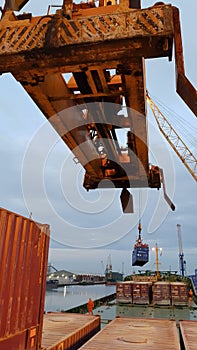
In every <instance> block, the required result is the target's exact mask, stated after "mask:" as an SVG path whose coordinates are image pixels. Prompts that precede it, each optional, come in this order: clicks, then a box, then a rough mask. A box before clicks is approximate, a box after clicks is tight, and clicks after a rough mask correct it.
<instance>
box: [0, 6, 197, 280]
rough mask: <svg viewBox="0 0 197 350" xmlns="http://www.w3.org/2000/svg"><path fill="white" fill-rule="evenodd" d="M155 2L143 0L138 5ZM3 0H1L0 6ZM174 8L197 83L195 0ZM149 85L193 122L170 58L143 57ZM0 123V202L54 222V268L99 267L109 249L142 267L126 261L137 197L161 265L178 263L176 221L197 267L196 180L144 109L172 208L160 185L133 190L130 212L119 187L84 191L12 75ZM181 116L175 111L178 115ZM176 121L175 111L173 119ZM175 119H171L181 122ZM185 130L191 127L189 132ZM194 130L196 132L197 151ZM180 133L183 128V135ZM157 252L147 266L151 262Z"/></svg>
mask: <svg viewBox="0 0 197 350" xmlns="http://www.w3.org/2000/svg"><path fill="white" fill-rule="evenodd" d="M154 2H155V1H149V0H144V1H142V6H143V7H148V6H150V5H153V4H154ZM3 3H4V1H2V0H1V1H0V5H1V6H2V5H3ZM53 3H55V4H56V5H57V4H62V1H60V0H59V1H58V0H56V1H55V2H53V1H52V0H51V1H50V2H49V0H42V2H40V1H36V0H34V1H33V0H31V1H30V2H29V4H28V5H26V7H25V8H24V11H26V12H28V11H29V12H32V13H33V15H41V14H46V12H47V7H48V5H49V4H50V5H51V4H53ZM171 3H172V4H173V5H174V6H177V7H179V9H180V13H181V26H182V37H183V48H184V56H185V70H186V74H187V77H188V78H189V79H190V80H191V82H192V83H193V85H194V86H197V70H196V56H197V47H196V40H195V34H194V33H196V32H197V25H196V10H197V3H196V1H194V0H187V1H183V0H176V1H172V2H171ZM146 78H147V89H148V91H149V92H150V94H152V95H153V96H156V97H157V98H158V99H159V100H160V101H162V102H163V104H164V105H166V106H167V107H168V108H169V109H171V110H172V111H174V112H176V114H178V115H180V117H181V118H183V119H184V121H185V124H186V126H188V125H189V128H190V130H192V128H193V129H194V130H195V129H197V119H196V117H195V116H194V115H193V114H192V113H191V112H190V111H189V109H188V107H187V106H185V104H184V102H182V100H181V99H180V97H179V96H178V95H177V94H176V92H175V66H174V61H173V62H169V61H168V59H154V60H149V61H146ZM0 91H1V93H0V106H1V113H0V123H1V140H0V145H1V148H0V149H1V167H0V169H1V172H0V180H1V187H0V198H1V207H3V208H6V209H8V210H11V211H14V212H17V213H19V214H21V215H25V216H29V214H30V213H32V218H33V219H34V220H36V221H38V222H41V223H48V224H49V225H50V226H51V247H50V254H49V260H50V262H51V263H52V264H53V265H54V266H55V267H56V268H58V269H60V268H65V269H67V270H70V271H73V272H76V273H77V272H79V273H102V264H101V261H103V263H104V265H105V264H106V262H107V257H108V255H109V254H111V260H112V265H113V270H116V271H120V272H121V271H122V267H123V265H124V273H125V274H129V273H131V272H132V271H134V270H135V271H137V270H138V269H139V268H138V267H136V268H133V267H132V266H131V251H132V248H133V245H134V243H135V240H136V237H137V234H138V231H137V225H138V219H139V202H140V211H141V216H142V219H141V220H142V226H143V231H142V236H143V240H144V242H146V243H148V244H149V245H150V250H151V249H152V247H155V244H156V243H158V246H159V247H161V248H162V249H163V253H162V256H161V258H160V268H161V270H169V269H171V270H179V267H178V262H179V261H178V238H177V227H176V225H177V224H180V225H181V231H182V242H183V249H184V254H185V259H186V261H187V272H188V273H189V274H191V273H194V269H195V268H197V258H196V256H197V224H196V217H197V215H196V204H197V184H196V183H195V181H194V179H193V178H192V176H191V175H190V174H189V172H188V171H187V170H186V169H185V167H184V165H183V164H182V163H181V161H180V160H179V159H178V157H177V155H175V154H174V152H173V150H172V149H171V147H170V146H169V145H168V144H167V142H166V141H165V139H164V138H163V136H162V135H161V133H160V132H159V130H158V128H157V126H156V124H155V121H154V118H153V116H152V115H151V113H150V111H149V117H148V118H149V150H150V154H149V155H150V161H151V162H153V164H158V165H159V166H160V167H162V168H163V169H164V172H165V179H166V187H167V191H168V194H169V195H170V197H171V198H172V199H173V202H174V203H175V205H176V211H175V212H171V211H170V209H169V208H168V205H167V204H166V202H165V201H164V199H163V195H162V191H161V190H160V191H157V190H151V189H150V190H149V189H148V190H146V189H143V190H140V191H139V190H138V189H135V190H133V189H131V192H132V193H133V195H134V206H135V213H134V214H132V215H123V214H122V211H121V207H120V202H119V196H120V191H119V190H113V189H112V190H103V191H101V190H96V191H92V192H89V193H87V192H86V191H85V190H84V188H83V187H82V182H83V175H84V172H83V169H82V167H81V166H80V165H79V164H77V165H76V164H75V163H74V162H73V155H72V154H71V152H70V151H69V150H68V149H67V147H66V146H65V145H64V144H63V143H62V141H61V140H59V138H58V136H57V134H56V133H55V132H54V130H53V129H52V128H51V126H50V125H49V124H48V123H47V122H46V121H45V118H44V116H43V115H42V113H41V112H40V111H39V110H38V108H37V106H36V105H35V104H34V103H33V102H32V101H31V99H30V98H29V96H28V95H27V94H26V92H25V91H24V90H23V88H22V87H21V86H20V84H19V83H17V82H16V81H15V80H14V78H13V77H12V76H11V75H10V74H4V75H2V76H1V77H0ZM178 118H179V117H178ZM172 121H173V118H172ZM179 124H180V123H179V120H178V121H176V123H175V124H174V127H175V128H178V127H179V126H180V125H179ZM186 133H188V131H186ZM195 135H196V133H195V132H194V133H193V139H194V145H193V146H191V147H192V151H194V152H196V150H197V147H196V146H195V145H197V140H196V139H195V138H196V136H195ZM181 136H182V135H181ZM154 262H155V253H153V252H152V251H151V253H150V262H149V263H148V264H146V265H145V266H144V267H143V268H144V269H153V270H154V269H155V264H154Z"/></svg>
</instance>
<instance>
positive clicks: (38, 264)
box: [0, 208, 49, 350]
mask: <svg viewBox="0 0 197 350" xmlns="http://www.w3.org/2000/svg"><path fill="white" fill-rule="evenodd" d="M0 236H1V239H0V261H1V264H0V276H1V283H0V350H7V349H9V350H30V349H31V350H36V349H38V348H39V347H40V346H41V332H42V324H43V314H44V298H45V289H46V273H47V261H48V249H49V226H48V225H40V224H38V223H35V222H34V221H33V220H31V219H28V218H25V217H22V216H20V215H17V214H15V213H11V212H9V211H7V210H5V209H2V208H0Z"/></svg>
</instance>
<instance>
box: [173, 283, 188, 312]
mask: <svg viewBox="0 0 197 350" xmlns="http://www.w3.org/2000/svg"><path fill="white" fill-rule="evenodd" d="M170 285H171V300H172V305H182V306H187V305H188V287H187V284H186V283H184V282H171V284H170Z"/></svg>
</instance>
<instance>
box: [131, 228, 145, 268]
mask: <svg viewBox="0 0 197 350" xmlns="http://www.w3.org/2000/svg"><path fill="white" fill-rule="evenodd" d="M138 230H139V236H138V239H137V240H136V244H135V245H134V248H133V252H132V266H143V265H145V264H146V263H147V262H148V261H149V246H148V244H146V243H145V244H144V243H142V239H141V230H142V226H141V223H139V226H138Z"/></svg>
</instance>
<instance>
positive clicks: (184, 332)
mask: <svg viewBox="0 0 197 350" xmlns="http://www.w3.org/2000/svg"><path fill="white" fill-rule="evenodd" d="M179 324H180V332H181V337H182V340H183V343H184V349H185V350H196V349H197V321H180V323H179Z"/></svg>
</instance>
